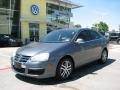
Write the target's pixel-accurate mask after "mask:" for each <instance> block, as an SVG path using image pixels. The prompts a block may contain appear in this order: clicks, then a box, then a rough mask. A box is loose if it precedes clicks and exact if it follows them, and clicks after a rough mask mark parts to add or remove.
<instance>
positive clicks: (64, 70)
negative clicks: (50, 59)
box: [56, 58, 73, 80]
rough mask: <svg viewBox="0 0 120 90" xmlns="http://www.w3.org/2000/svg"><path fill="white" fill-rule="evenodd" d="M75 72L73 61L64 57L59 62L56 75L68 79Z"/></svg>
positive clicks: (58, 77)
mask: <svg viewBox="0 0 120 90" xmlns="http://www.w3.org/2000/svg"><path fill="white" fill-rule="evenodd" d="M72 72H73V62H72V60H71V59H69V58H65V59H62V60H61V61H60V63H59V64H58V67H57V71H56V77H57V79H61V80H64V79H67V78H69V77H70V76H71V74H72Z"/></svg>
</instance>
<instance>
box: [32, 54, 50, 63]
mask: <svg viewBox="0 0 120 90" xmlns="http://www.w3.org/2000/svg"><path fill="white" fill-rule="evenodd" d="M48 58H49V53H41V54H38V55H35V56H33V57H31V59H30V60H31V61H33V62H37V61H47V60H48Z"/></svg>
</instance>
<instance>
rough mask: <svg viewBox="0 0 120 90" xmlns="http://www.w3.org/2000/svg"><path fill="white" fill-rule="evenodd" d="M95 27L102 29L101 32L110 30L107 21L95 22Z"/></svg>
mask: <svg viewBox="0 0 120 90" xmlns="http://www.w3.org/2000/svg"><path fill="white" fill-rule="evenodd" d="M92 28H93V29H95V30H97V31H100V32H106V31H108V30H109V27H108V25H107V24H106V23H105V22H102V21H101V22H99V23H95V24H93V26H92Z"/></svg>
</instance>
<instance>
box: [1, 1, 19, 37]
mask: <svg viewBox="0 0 120 90" xmlns="http://www.w3.org/2000/svg"><path fill="white" fill-rule="evenodd" d="M19 19H20V0H0V34H7V35H11V36H13V37H15V38H20V21H19Z"/></svg>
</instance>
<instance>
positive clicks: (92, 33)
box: [91, 31, 101, 40]
mask: <svg viewBox="0 0 120 90" xmlns="http://www.w3.org/2000/svg"><path fill="white" fill-rule="evenodd" d="M91 37H92V40H95V39H100V38H101V36H100V34H99V33H98V32H96V31H91Z"/></svg>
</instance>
